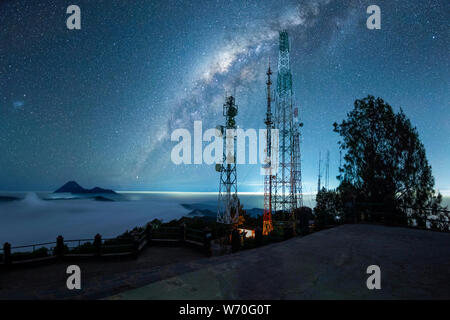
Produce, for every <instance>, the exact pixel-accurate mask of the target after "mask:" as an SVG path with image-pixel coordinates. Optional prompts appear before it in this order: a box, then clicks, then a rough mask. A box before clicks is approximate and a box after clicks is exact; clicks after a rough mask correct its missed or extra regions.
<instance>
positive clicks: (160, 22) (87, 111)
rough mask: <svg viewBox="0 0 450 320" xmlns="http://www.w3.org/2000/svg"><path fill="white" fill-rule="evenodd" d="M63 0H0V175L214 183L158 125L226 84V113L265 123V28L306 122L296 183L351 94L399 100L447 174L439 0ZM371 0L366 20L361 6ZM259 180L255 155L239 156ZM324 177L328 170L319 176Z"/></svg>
mask: <svg viewBox="0 0 450 320" xmlns="http://www.w3.org/2000/svg"><path fill="white" fill-rule="evenodd" d="M74 3H76V4H77V5H79V6H80V8H81V15H82V29H81V30H78V31H77V30H67V28H66V24H65V19H66V17H67V15H66V8H67V6H69V5H70V4H73V3H72V2H70V1H40V2H39V3H31V1H2V2H1V3H0V24H1V25H2V26H4V27H2V29H1V30H0V125H1V131H0V151H1V158H0V190H52V189H54V188H55V187H57V186H59V185H61V184H62V183H64V182H66V181H67V180H77V181H78V182H79V183H81V184H82V185H86V186H91V185H93V184H95V185H101V186H103V187H109V188H114V189H119V190H180V191H187V190H189V191H216V189H217V186H218V175H217V173H216V172H215V170H214V168H213V166H207V165H180V166H175V165H174V164H173V163H172V162H171V161H170V151H171V149H172V147H173V146H174V145H175V143H174V142H171V141H170V134H171V132H172V131H173V130H175V129H177V128H186V129H189V130H191V129H192V126H193V121H194V120H202V121H203V127H204V128H213V127H215V126H216V125H217V124H221V123H222V122H223V117H222V104H223V102H224V97H225V95H226V94H227V93H228V94H234V95H235V96H236V102H237V104H238V106H239V115H238V117H237V122H238V125H239V126H240V127H242V128H255V129H258V128H263V127H264V123H263V118H264V108H265V83H264V81H265V79H264V76H265V71H266V68H267V65H268V61H269V60H270V61H271V64H272V65H273V68H274V69H276V62H277V49H278V47H277V45H278V43H277V41H278V31H279V30H281V29H287V30H288V32H289V35H290V39H291V67H292V72H293V82H294V93H295V104H296V105H297V106H299V108H300V116H301V118H302V121H303V122H304V124H305V126H304V129H303V132H302V133H303V139H302V169H303V181H304V190H305V191H306V192H311V191H314V188H315V184H316V182H315V181H316V176H317V167H318V155H319V152H320V151H322V154H324V153H325V152H326V151H327V150H329V151H330V155H331V156H330V160H331V161H330V172H331V174H330V176H332V177H334V176H335V175H336V174H337V167H338V163H339V151H338V148H337V144H336V142H337V140H338V137H337V136H336V134H335V133H333V132H332V123H333V122H334V121H340V120H342V119H343V118H344V117H345V115H346V113H347V112H348V111H349V110H350V109H351V108H352V105H353V101H354V100H355V99H357V98H362V97H364V96H367V95H368V94H372V95H375V96H381V97H382V98H383V99H385V100H386V101H388V102H389V103H390V104H392V105H393V106H394V108H395V109H396V110H398V109H399V108H400V107H401V108H403V110H404V111H405V113H406V114H407V116H408V117H410V119H411V121H412V122H413V124H414V125H415V126H417V128H418V131H419V134H420V137H421V138H422V140H423V141H424V144H425V147H426V150H427V155H428V158H429V161H430V163H431V165H432V167H433V173H434V175H435V177H436V186H437V188H438V189H440V190H442V191H445V190H450V168H449V167H448V159H449V158H450V138H449V137H450V119H449V116H448V110H449V107H450V105H449V102H450V94H449V90H448V83H449V74H450V72H449V71H450V70H449V57H448V49H449V47H450V46H449V31H448V30H449V28H448V27H449V25H448V21H450V19H449V18H450V16H449V12H450V10H449V9H450V5H449V3H448V1H445V0H442V1H419V0H416V1H375V2H373V1H363V0H361V1H331V0H313V1H294V0H291V1H288V0H283V1H164V2H163V1H161V2H152V1H129V2H128V1H127V2H125V1H118V0H117V1H81V0H80V1H75V2H74ZM371 4H377V5H379V6H380V8H381V15H382V28H381V30H368V29H367V28H366V19H367V17H368V15H367V13H366V8H367V7H368V6H369V5H371ZM238 178H239V188H240V190H241V191H260V190H261V184H262V177H261V176H260V175H259V166H258V165H242V166H239V168H238ZM335 184H336V181H335V180H334V179H332V181H331V185H332V186H333V185H335Z"/></svg>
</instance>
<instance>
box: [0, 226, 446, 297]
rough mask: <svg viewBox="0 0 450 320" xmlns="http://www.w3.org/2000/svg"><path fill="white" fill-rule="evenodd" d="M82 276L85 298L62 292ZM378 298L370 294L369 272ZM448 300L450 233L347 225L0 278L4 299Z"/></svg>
mask: <svg viewBox="0 0 450 320" xmlns="http://www.w3.org/2000/svg"><path fill="white" fill-rule="evenodd" d="M69 264H77V265H79V266H80V267H81V272H82V275H81V278H82V280H81V286H82V289H81V290H79V291H77V290H73V291H70V290H68V289H67V288H66V279H67V276H68V275H66V273H65V272H66V268H67V266H68V265H69ZM374 264H375V265H378V266H380V268H381V290H368V289H367V287H366V280H367V277H368V276H369V275H367V274H366V269H367V267H368V266H369V265H374ZM99 298H109V299H449V298H450V233H440V232H432V231H423V230H414V229H408V228H396V227H385V226H376V225H344V226H340V227H336V228H333V229H329V230H324V231H320V232H317V233H314V234H311V235H308V236H306V237H303V238H300V237H297V238H293V239H291V240H288V241H284V242H280V243H276V244H272V245H269V246H265V247H262V248H258V249H253V250H246V251H241V252H239V253H236V254H231V255H225V256H219V257H212V258H205V257H204V255H203V254H202V253H200V252H198V251H195V250H194V249H191V248H183V247H179V248H177V247H150V248H147V249H146V250H144V251H143V253H142V254H141V255H140V256H139V259H137V260H124V261H108V262H105V261H94V260H89V261H86V262H78V263H67V262H58V263H52V264H49V265H45V266H38V267H33V268H26V269H20V270H13V271H9V272H0V299H99Z"/></svg>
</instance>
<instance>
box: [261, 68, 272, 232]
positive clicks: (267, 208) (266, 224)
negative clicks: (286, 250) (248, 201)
mask: <svg viewBox="0 0 450 320" xmlns="http://www.w3.org/2000/svg"><path fill="white" fill-rule="evenodd" d="M266 74H267V82H266V85H267V112H266V119H265V120H264V123H265V124H266V152H265V155H266V159H265V161H264V165H263V167H264V169H265V174H264V215H263V235H268V234H269V233H270V232H272V230H273V225H272V163H271V159H272V158H271V151H272V150H271V149H272V141H271V140H272V135H271V130H272V129H273V121H272V109H271V104H272V97H271V87H270V86H271V85H272V81H271V79H270V76H271V75H272V70H271V69H270V63H269V68H268V69H267V73H266Z"/></svg>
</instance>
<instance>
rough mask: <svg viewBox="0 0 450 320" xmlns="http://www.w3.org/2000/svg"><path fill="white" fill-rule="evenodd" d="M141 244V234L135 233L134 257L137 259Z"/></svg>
mask: <svg viewBox="0 0 450 320" xmlns="http://www.w3.org/2000/svg"><path fill="white" fill-rule="evenodd" d="M139 246H140V242H139V234H135V235H134V236H133V257H134V258H135V259H137V257H138V256H139Z"/></svg>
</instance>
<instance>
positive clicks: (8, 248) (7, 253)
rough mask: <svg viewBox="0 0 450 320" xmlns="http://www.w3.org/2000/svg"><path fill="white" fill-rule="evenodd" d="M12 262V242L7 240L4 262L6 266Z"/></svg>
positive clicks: (4, 247)
mask: <svg viewBox="0 0 450 320" xmlns="http://www.w3.org/2000/svg"><path fill="white" fill-rule="evenodd" d="M11 263H12V258H11V244H9V243H8V242H5V244H4V245H3V264H4V265H5V266H9V265H11Z"/></svg>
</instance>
